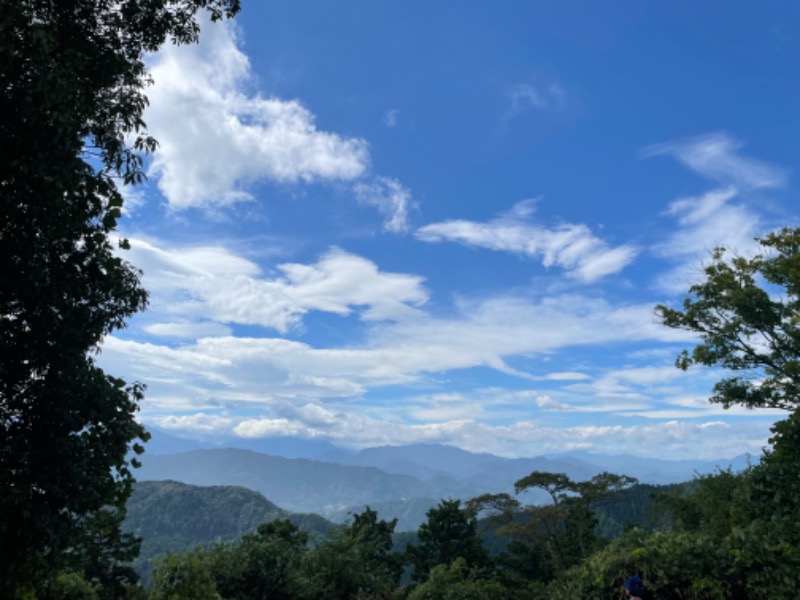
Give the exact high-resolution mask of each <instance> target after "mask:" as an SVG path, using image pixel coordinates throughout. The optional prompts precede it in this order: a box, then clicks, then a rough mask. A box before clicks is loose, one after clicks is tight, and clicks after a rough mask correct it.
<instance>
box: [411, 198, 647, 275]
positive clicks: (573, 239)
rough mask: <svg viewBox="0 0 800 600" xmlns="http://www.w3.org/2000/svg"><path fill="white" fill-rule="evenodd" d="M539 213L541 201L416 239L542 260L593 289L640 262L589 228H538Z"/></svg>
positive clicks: (430, 228)
mask: <svg viewBox="0 0 800 600" xmlns="http://www.w3.org/2000/svg"><path fill="white" fill-rule="evenodd" d="M534 208H535V201H533V200H524V201H522V202H519V203H517V204H516V205H515V206H514V207H513V208H512V209H511V211H509V212H508V213H505V214H503V215H500V216H499V217H497V218H496V219H493V220H491V221H489V222H487V223H478V222H475V221H466V220H448V221H443V222H441V223H432V224H430V225H426V226H424V227H421V228H420V229H418V230H417V231H416V233H415V235H416V237H417V238H418V239H420V240H422V241H425V242H442V241H450V242H457V243H460V244H463V245H466V246H473V247H476V248H487V249H489V250H499V251H505V252H512V253H514V254H521V255H523V256H528V257H531V258H536V259H539V260H541V261H542V264H543V265H544V266H545V267H552V266H557V267H561V268H563V269H565V270H566V271H567V273H568V275H569V276H570V277H573V278H575V279H578V280H580V281H583V282H587V283H588V282H592V281H596V280H598V279H601V278H603V277H605V276H607V275H611V274H613V273H617V272H618V271H621V270H622V269H624V268H625V267H626V266H627V265H628V264H629V263H631V262H632V261H633V259H634V258H635V257H636V254H637V252H638V250H637V249H636V248H635V247H633V246H630V245H622V246H617V247H610V246H609V245H608V244H607V243H606V242H604V241H603V240H601V239H600V238H598V237H597V236H595V235H594V234H593V233H592V232H591V230H590V229H589V228H588V227H587V226H586V225H581V224H570V223H566V224H563V225H560V226H557V227H555V228H552V229H548V228H546V227H544V226H541V225H538V224H536V223H534V222H533V221H532V220H531V216H532V215H533V212H534Z"/></svg>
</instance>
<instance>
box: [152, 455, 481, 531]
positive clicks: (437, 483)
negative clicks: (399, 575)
mask: <svg viewBox="0 0 800 600" xmlns="http://www.w3.org/2000/svg"><path fill="white" fill-rule="evenodd" d="M142 463H143V466H142V468H141V469H139V470H137V472H136V477H137V479H139V480H140V481H146V480H166V479H171V480H176V481H182V482H184V483H190V484H193V485H206V486H207V485H239V486H243V487H246V488H249V489H251V490H255V491H257V492H260V493H261V494H263V495H264V496H266V497H268V498H269V499H270V500H271V501H273V502H275V503H276V504H278V505H279V506H281V507H283V508H286V509H289V510H292V511H295V512H315V513H318V514H321V515H329V514H332V513H334V512H336V511H341V510H342V509H346V508H348V507H351V506H360V505H364V504H370V505H371V504H372V503H375V502H379V501H387V500H397V499H403V498H430V497H433V498H444V497H447V496H451V497H454V498H467V497H471V496H473V495H476V494H478V493H480V490H479V489H478V488H476V487H475V486H472V485H470V484H468V483H463V482H459V481H456V480H454V479H448V478H437V479H435V480H430V481H425V482H423V481H420V480H418V479H415V478H413V477H410V476H407V475H398V474H389V473H385V472H383V471H381V470H380V469H377V468H374V467H358V466H342V465H336V464H332V463H324V462H319V461H311V460H307V459H290V458H283V457H278V456H269V455H266V454H261V453H258V452H253V451H250V450H240V449H230V448H229V449H210V450H194V451H191V452H182V453H179V454H167V455H147V454H145V455H144V457H143V459H142Z"/></svg>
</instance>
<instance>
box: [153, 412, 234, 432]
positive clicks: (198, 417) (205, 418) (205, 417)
mask: <svg viewBox="0 0 800 600" xmlns="http://www.w3.org/2000/svg"><path fill="white" fill-rule="evenodd" d="M150 421H151V422H152V423H153V424H154V425H156V426H158V427H160V428H161V429H165V430H167V431H172V432H180V433H184V434H192V435H193V436H195V437H206V436H209V437H216V436H219V435H221V434H223V435H224V434H229V433H230V432H231V430H232V429H233V427H234V424H235V421H234V420H233V419H231V418H230V417H222V416H219V415H211V414H207V413H195V414H192V415H169V416H165V417H154V418H152V419H150Z"/></svg>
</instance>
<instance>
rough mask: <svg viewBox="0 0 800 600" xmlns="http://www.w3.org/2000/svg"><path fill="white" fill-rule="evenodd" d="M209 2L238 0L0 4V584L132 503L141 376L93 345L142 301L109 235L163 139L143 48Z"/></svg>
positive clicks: (132, 272) (27, 578)
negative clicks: (100, 360) (106, 366)
mask: <svg viewBox="0 0 800 600" xmlns="http://www.w3.org/2000/svg"><path fill="white" fill-rule="evenodd" d="M201 9H205V10H207V11H208V13H209V14H210V17H211V19H212V20H218V19H221V18H224V17H230V16H232V15H233V14H234V13H235V12H237V11H238V9H239V2H238V0H147V1H142V0H67V1H57V0H14V1H3V2H0V64H2V65H3V68H2V69H1V70H0V89H2V94H0V114H2V115H3V118H2V119H0V280H1V281H3V285H2V287H0V514H1V515H2V521H0V559H1V560H0V595H2V596H3V597H10V598H13V597H15V596H18V595H21V594H23V593H27V592H26V590H30V589H32V588H33V587H35V586H36V585H39V584H40V582H42V581H44V580H45V579H46V578H47V577H48V576H49V575H51V574H53V573H55V572H57V571H58V570H59V569H62V568H66V567H69V564H68V563H69V560H70V557H74V556H81V554H82V553H81V551H80V548H81V547H83V546H84V543H83V541H82V540H85V539H86V538H87V536H86V535H85V531H86V529H85V524H86V523H87V522H93V521H96V518H95V517H94V516H93V515H94V514H95V513H97V511H99V510H100V509H101V508H103V507H107V509H109V508H110V509H114V510H117V511H118V512H120V513H121V512H122V510H123V507H124V502H125V499H126V498H127V496H128V495H129V494H130V487H131V482H132V480H133V478H132V473H131V470H130V469H131V467H133V466H136V461H135V459H129V458H128V456H129V453H130V451H131V450H132V451H133V452H134V453H139V452H141V451H142V446H141V445H140V444H138V443H137V442H136V440H137V439H138V440H140V441H145V440H146V438H147V434H146V432H145V430H144V429H143V428H142V427H141V425H139V424H138V423H137V422H136V420H135V419H134V415H135V412H136V410H137V408H138V402H139V400H140V399H141V398H142V392H143V387H142V386H141V385H139V384H132V385H128V384H126V382H124V381H123V380H122V379H119V378H117V377H114V376H111V375H108V374H106V373H104V372H103V371H102V370H101V369H100V368H98V367H97V365H96V363H95V359H94V354H95V353H96V352H98V351H99V345H100V343H101V342H102V340H103V338H104V337H105V336H106V335H108V334H109V333H110V332H112V331H114V330H116V329H119V328H121V327H123V326H124V324H125V320H126V319H127V318H128V317H129V316H131V315H132V314H134V313H136V312H137V311H139V310H142V309H143V308H144V307H145V306H146V304H147V293H146V292H145V290H144V289H143V288H142V287H141V283H140V278H141V273H140V272H139V271H138V270H137V269H135V268H134V267H132V266H131V265H130V264H129V263H127V262H125V261H124V260H123V259H122V258H120V257H119V255H118V251H117V248H116V246H118V247H119V248H121V249H124V248H126V247H127V242H126V241H125V240H119V241H118V243H115V242H114V240H112V235H113V232H114V231H115V228H116V225H117V220H118V219H119V217H120V216H121V211H122V205H123V197H122V194H121V192H120V188H119V184H122V185H131V184H136V183H138V182H140V181H141V180H142V179H143V170H142V165H143V158H142V154H143V153H147V152H149V151H152V150H153V149H154V148H155V146H156V142H155V140H153V139H152V138H151V137H150V136H149V135H148V134H147V131H146V128H145V123H144V121H143V120H142V114H143V111H144V108H145V107H146V104H147V98H146V95H145V88H146V86H147V85H148V83H149V78H148V74H147V70H146V67H145V64H144V61H143V54H144V53H145V52H148V51H154V50H156V49H158V48H159V47H160V46H161V45H162V44H163V43H165V42H166V41H168V40H170V41H172V42H174V43H190V42H194V41H196V40H197V36H198V34H199V24H198V21H197V18H196V15H197V13H198V11H199V10H201ZM118 521H119V519H116V521H115V519H110V520H108V522H118ZM90 537H91V536H90ZM112 537H113V536H112ZM123 545H124V544H123ZM67 549H69V550H70V552H65V550H67ZM127 552H128V549H127V547H126V548H125V549H123V548H122V547H120V553H121V554H120V556H122V555H125V554H126V553H127ZM85 555H86V553H85V552H84V553H83V556H84V557H85ZM79 562H80V561H79Z"/></svg>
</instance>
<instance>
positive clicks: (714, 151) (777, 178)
mask: <svg viewBox="0 0 800 600" xmlns="http://www.w3.org/2000/svg"><path fill="white" fill-rule="evenodd" d="M742 146H743V144H742V143H741V142H739V141H737V140H735V139H734V138H732V137H731V136H729V135H727V134H725V133H712V134H708V135H703V136H698V137H693V138H686V139H681V140H673V141H669V142H664V143H661V144H655V145H652V146H648V147H646V148H644V149H643V150H642V156H643V157H645V158H648V157H651V156H658V155H669V156H673V157H675V158H676V159H678V160H679V161H680V162H681V163H683V164H684V165H686V166H687V167H688V168H690V169H691V170H693V171H695V172H696V173H698V174H699V175H702V176H703V177H706V178H708V179H711V180H713V181H716V182H718V183H720V184H723V185H726V186H728V185H733V186H735V187H736V188H737V189H739V190H749V189H764V188H775V187H781V186H783V185H784V184H785V183H786V172H785V171H784V170H782V169H778V168H776V167H774V166H772V165H769V164H767V163H765V162H762V161H760V160H757V159H755V158H751V157H746V156H743V155H742V154H741V153H739V152H738V150H739V149H740V148H741V147H742Z"/></svg>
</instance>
